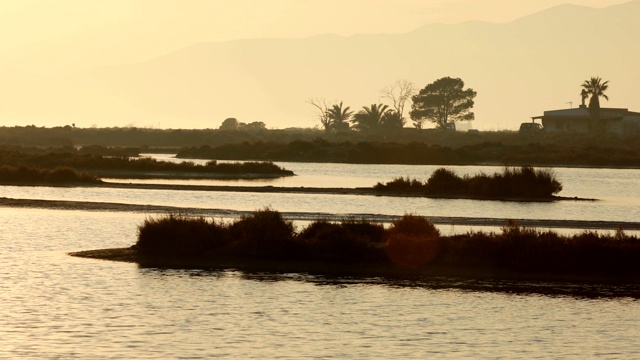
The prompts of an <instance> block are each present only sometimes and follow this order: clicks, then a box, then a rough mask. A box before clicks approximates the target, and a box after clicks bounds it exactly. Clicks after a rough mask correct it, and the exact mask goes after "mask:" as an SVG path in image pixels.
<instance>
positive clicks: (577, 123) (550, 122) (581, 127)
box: [542, 118, 589, 134]
mask: <svg viewBox="0 0 640 360" xmlns="http://www.w3.org/2000/svg"><path fill="white" fill-rule="evenodd" d="M542 126H543V127H544V131H545V132H549V133H553V132H571V133H581V134H582V133H588V132H589V124H588V122H585V121H584V119H574V118H543V119H542Z"/></svg>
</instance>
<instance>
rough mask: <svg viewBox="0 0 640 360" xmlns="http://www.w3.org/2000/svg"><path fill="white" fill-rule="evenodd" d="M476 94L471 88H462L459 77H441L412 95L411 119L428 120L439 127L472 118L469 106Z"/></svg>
mask: <svg viewBox="0 0 640 360" xmlns="http://www.w3.org/2000/svg"><path fill="white" fill-rule="evenodd" d="M476 95H477V93H476V92H475V91H474V90H473V89H470V88H469V89H464V81H462V80H461V79H460V78H455V79H454V78H450V77H443V78H441V79H438V80H436V81H434V82H433V83H431V84H429V85H427V86H425V87H424V89H421V90H420V92H418V94H417V95H414V96H413V97H412V100H413V104H412V105H411V113H410V116H411V119H412V120H413V121H414V122H417V123H421V122H422V121H424V120H429V121H431V122H433V123H435V124H436V125H437V126H438V127H439V128H445V127H446V126H447V124H450V123H453V122H455V121H468V120H474V119H475V115H474V114H473V112H471V108H473V105H474V101H473V99H474V98H475V97H476Z"/></svg>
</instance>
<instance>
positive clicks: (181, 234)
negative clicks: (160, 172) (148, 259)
mask: <svg viewBox="0 0 640 360" xmlns="http://www.w3.org/2000/svg"><path fill="white" fill-rule="evenodd" d="M228 243H229V233H228V229H227V227H225V226H224V224H222V223H217V222H215V221H207V220H206V219H205V218H203V217H188V216H185V215H180V214H169V215H165V216H162V217H159V218H147V219H145V221H144V223H143V224H142V225H141V226H139V227H138V242H137V243H136V247H137V249H138V251H140V252H141V253H143V254H155V255H178V256H180V255H182V256H185V255H187V256H194V255H202V254H204V253H205V252H207V251H208V250H211V249H213V248H217V247H220V246H223V245H226V244H228Z"/></svg>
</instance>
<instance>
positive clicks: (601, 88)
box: [582, 77, 609, 131]
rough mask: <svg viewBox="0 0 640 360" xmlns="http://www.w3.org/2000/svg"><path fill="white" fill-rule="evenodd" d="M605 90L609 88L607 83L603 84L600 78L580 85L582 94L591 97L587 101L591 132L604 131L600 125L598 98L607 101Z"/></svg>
mask: <svg viewBox="0 0 640 360" xmlns="http://www.w3.org/2000/svg"><path fill="white" fill-rule="evenodd" d="M607 88H609V81H604V82H603V81H602V79H601V78H600V77H592V78H591V79H589V80H585V81H584V83H582V89H583V90H584V92H583V93H585V94H586V95H591V99H590V100H589V116H590V117H591V123H590V124H589V129H590V130H591V131H604V126H603V124H601V123H600V97H601V96H602V97H603V98H605V100H609V97H608V96H607V95H606V94H605V93H604V92H605V91H607Z"/></svg>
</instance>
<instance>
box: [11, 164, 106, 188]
mask: <svg viewBox="0 0 640 360" xmlns="http://www.w3.org/2000/svg"><path fill="white" fill-rule="evenodd" d="M0 182H4V183H18V184H39V183H47V184H78V183H82V184H91V183H99V182H100V180H99V179H98V178H97V177H95V176H93V175H90V174H87V173H80V172H77V171H75V170H74V169H72V168H70V167H64V166H59V167H56V168H54V169H52V170H46V169H45V170H42V169H38V168H34V167H28V166H22V165H21V166H9V165H3V166H0Z"/></svg>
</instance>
